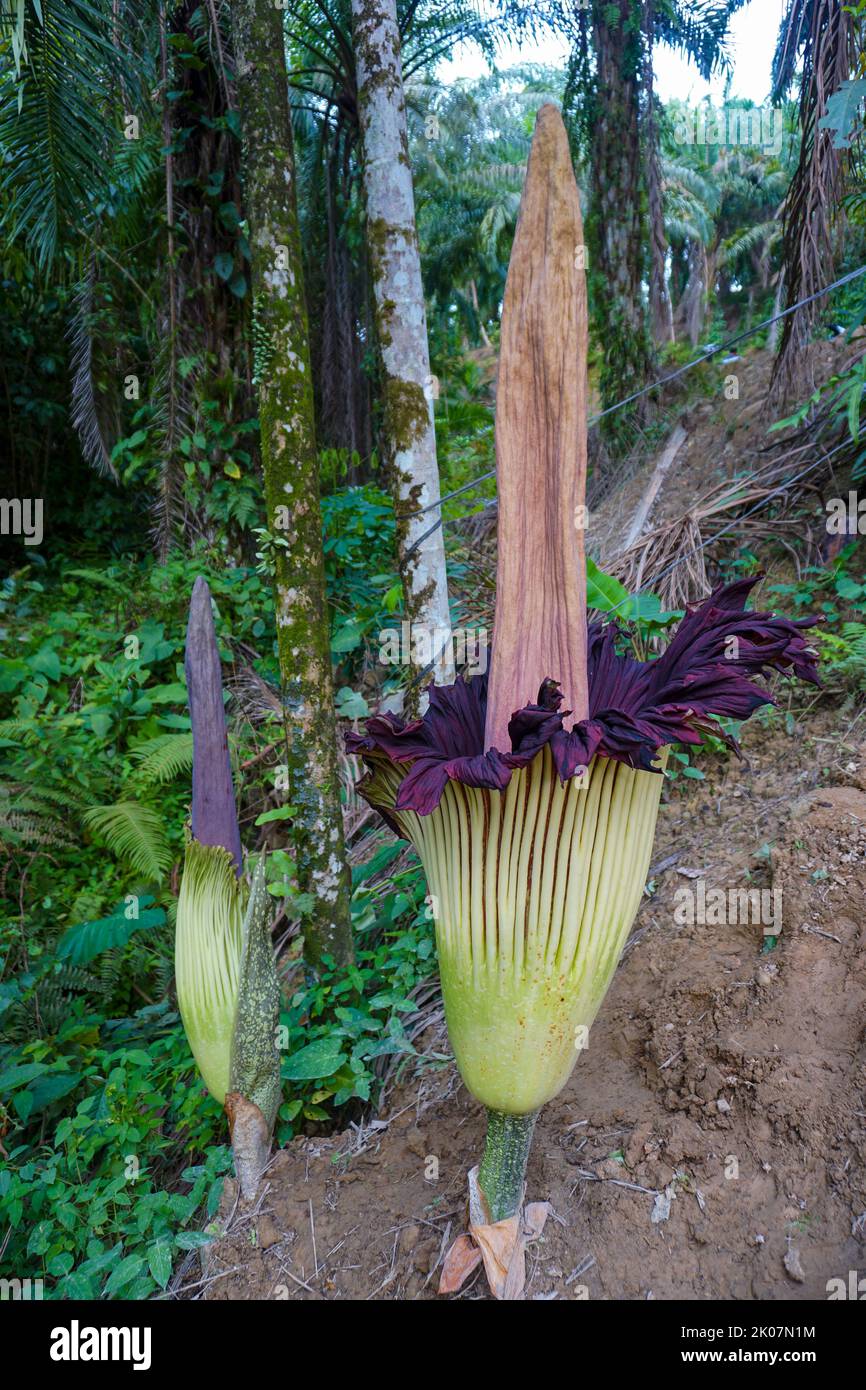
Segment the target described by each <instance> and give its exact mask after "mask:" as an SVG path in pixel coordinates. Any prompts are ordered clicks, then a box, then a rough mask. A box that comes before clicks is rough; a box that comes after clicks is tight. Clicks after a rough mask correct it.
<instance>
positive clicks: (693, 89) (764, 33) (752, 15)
mask: <svg viewBox="0 0 866 1390" xmlns="http://www.w3.org/2000/svg"><path fill="white" fill-rule="evenodd" d="M785 4H786V0H751V3H750V4H748V5H746V6H745V8H744V9H742V10H741V11H740V12H739V14H737V15H735V16H734V18H733V20H732V22H731V30H730V38H729V51H730V53H731V57H732V60H733V65H734V67H733V81H732V84H731V95H732V96H735V97H751V99H752V100H753V101H754V102H756V103H757V104H758V105H761V104H762V103H764V102H765V101H766V99H767V96H768V94H769V88H770V63H771V62H772V58H773V51H774V49H775V46H776V35H777V34H778V32H779V24H780V22H781V19H782V14H783V12H784V10H785ZM567 54H568V50H567V46H566V44H565V43H564V42H563V41H562V40H561V39H553V38H550V39H544V40H542V41H541V42H538V43H523V44H521V45H520V46H515V45H512V47H511V48H507V49H505V50H504V51H503V53H502V57H501V60H500V61H499V62H498V63H497V67H500V68H502V67H509V66H511V65H513V64H515V63H521V62H523V63H527V62H534V63H549V64H551V65H554V66H563V65H564V64H565V62H566V58H567ZM485 71H486V66H485V63H484V60H483V59H482V58H481V57H480V56H479V54H478V53H477V51H475V50H473V49H472V48H468V47H467V48H461V49H457V50H455V53H454V57H453V59H451V60H450V61H449V62H447V63H443V64H442V65H441V66H440V69H439V75H440V77H441V78H442V80H443V81H445V82H449V81H452V82H453V81H454V80H456V79H457V78H459V77H480V76H481V74H482V73H484V72H485ZM655 72H656V90H657V92H658V95H659V96H660V97H661V99H662V101H670V100H671V98H673V97H679V98H681V99H682V100H683V101H692V102H696V101H700V100H702V98H703V97H705V96H706V95H707V93H708V92H709V93H711V95H712V97H713V100H714V101H716V102H721V100H722V96H723V91H724V82H723V80H722V79H720V78H716V79H714V80H713V81H712V82H710V83H707V82H704V81H703V80H702V78H701V77H700V76H699V74H698V71H697V69H696V68H695V67H694V66H693V65H692V64H690V63H687V62H685V61H684V59H682V58H680V57H679V56H678V55H677V54H676V53H673V52H671V50H670V49H667V48H665V47H663V46H662V45H658V46H657V47H656V52H655Z"/></svg>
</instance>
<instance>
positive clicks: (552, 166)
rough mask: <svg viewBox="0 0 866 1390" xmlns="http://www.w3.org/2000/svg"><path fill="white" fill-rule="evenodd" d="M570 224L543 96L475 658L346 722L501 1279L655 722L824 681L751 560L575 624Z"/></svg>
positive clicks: (644, 830) (623, 914)
mask: <svg viewBox="0 0 866 1390" xmlns="http://www.w3.org/2000/svg"><path fill="white" fill-rule="evenodd" d="M582 247H583V232H582V225H581V216H580V205H579V201H578V194H577V188H576V185H575V181H574V175H573V172H572V166H571V159H570V155H569V149H568V141H567V138H566V133H565V129H564V126H563V123H562V119H561V117H560V115H559V112H558V110H557V109H556V107H554V106H552V105H545V106H542V108H541V110H540V112H539V114H538V120H537V124H536V129H535V136H534V139H533V144H532V150H531V153H530V157H529V164H528V169H527V175H526V183H525V187H524V190H523V197H522V201H521V207H520V217H519V221H518V226H517V232H516V236H515V241H514V248H513V251H512V255H511V263H510V266H509V272H508V281H507V286H506V291H505V300H504V305H503V313H502V332H501V351H500V358H499V383H498V390H497V418H496V448H497V474H498V494H499V516H498V569H497V587H496V615H495V628H494V642H493V651H492V659H491V665H490V671H489V678H488V675H479V676H475V677H473V678H472V679H470V680H467V681H462V680H458V681H457V682H456V684H454V685H451V686H447V687H440V688H437V687H436V686H433V687H432V688H431V690H430V703H429V708H428V709H427V712H426V713H425V715H424V717H423V718H422V719H420V720H415V721H413V722H410V723H404V722H403V721H402V720H401V719H399V718H398V717H396V716H395V715H392V714H382V715H379V716H376V717H373V718H370V719H368V721H367V724H366V730H365V732H364V733H363V734H351V735H349V736H348V746H349V748H350V750H351V751H352V752H355V753H357V754H359V755H360V756H361V757H362V758H363V760H364V762H365V764H366V767H367V772H366V775H365V776H364V778H363V779H362V781H361V782H360V784H359V790H360V792H361V794H362V795H363V796H364V797H365V798H366V799H367V801H368V802H369V803H370V804H371V805H372V806H374V807H375V808H376V809H377V810H378V811H380V812H381V814H382V816H383V817H384V818H385V820H386V821H387V823H388V824H389V825H390V826H391V828H392V829H393V830H394V831H395V832H396V833H397V834H398V835H401V836H403V837H405V838H406V839H407V840H410V841H411V842H412V844H413V845H414V846H415V848H416V849H417V851H418V854H419V855H420V858H421V860H422V863H423V865H424V869H425V871H426V875H427V879H428V885H429V888H430V892H431V895H432V898H433V901H434V904H435V917H436V933H437V944H438V953H439V961H440V970H441V977H442V991H443V996H444V1001H445V1015H446V1021H447V1025H448V1032H449V1036H450V1039H451V1043H452V1046H453V1048H454V1054H455V1057H456V1060H457V1065H458V1067H459V1069H460V1072H461V1075H462V1077H463V1080H464V1081H465V1083H466V1086H467V1087H468V1089H469V1090H470V1091H471V1092H472V1094H473V1095H474V1096H476V1097H477V1099H478V1100H479V1101H481V1102H482V1104H483V1105H485V1106H486V1107H487V1112H488V1136H487V1144H486V1148H485V1153H484V1157H483V1159H482V1162H481V1165H480V1168H479V1169H478V1170H477V1172H476V1173H474V1174H471V1175H470V1195H471V1201H470V1220H471V1221H472V1223H473V1224H472V1231H473V1234H474V1235H475V1236H476V1239H477V1240H478V1242H479V1244H480V1245H481V1246H482V1249H483V1251H484V1256H485V1264H486V1265H487V1269H488V1274H489V1275H491V1273H492V1272H495V1270H496V1268H498V1272H499V1276H500V1277H499V1278H498V1280H497V1279H492V1282H493V1283H494V1290H495V1291H496V1292H498V1293H500V1294H504V1296H508V1288H509V1281H510V1285H511V1286H512V1287H515V1284H514V1279H513V1268H512V1272H511V1274H507V1271H508V1267H509V1262H511V1261H512V1260H513V1255H514V1252H515V1251H518V1253H519V1255H520V1258H521V1260H522V1248H521V1242H520V1239H519V1219H518V1218H519V1213H520V1208H521V1204H522V1200H523V1190H524V1175H525V1167H526V1160H527V1156H528V1153H529V1147H530V1143H531V1138H532V1130H533V1125H534V1123H535V1117H536V1115H537V1113H538V1111H539V1109H540V1107H541V1106H542V1105H544V1104H545V1102H546V1101H548V1100H550V1099H551V1098H552V1097H553V1096H555V1095H556V1094H557V1093H558V1092H559V1091H560V1090H561V1089H562V1087H563V1086H564V1085H565V1083H566V1081H567V1080H568V1078H569V1076H570V1074H571V1071H572V1068H573V1067H574V1065H575V1062H576V1060H577V1057H578V1055H579V1052H580V1050H582V1048H583V1047H584V1046H585V1045H586V1040H587V1035H588V1031H589V1028H590V1026H591V1024H592V1022H593V1020H594V1018H595V1016H596V1013H597V1011H598V1009H599V1006H600V1005H601V1002H602V1000H603V999H604V996H605V993H606V992H607V989H608V986H609V985H610V982H611V979H612V976H613V973H614V970H615V969H616V965H617V962H618V960H619V957H620V954H621V952H622V949H623V946H624V945H625V942H626V939H627V937H628V934H629V931H630V929H631V926H632V923H633V921H634V918H635V914H636V912H637V909H638V905H639V903H640V900H641V895H642V891H643V887H644V884H645V881H646V873H647V869H648V866H649V861H650V855H651V850H652V844H653V835H654V831H655V824H656V816H657V813H658V807H659V799H660V796H661V789H662V783H663V780H664V779H663V775H662V773H663V769H664V764H665V759H666V748H667V745H669V744H671V743H684V744H697V743H700V741H701V736H702V734H704V733H705V732H708V731H713V732H715V733H717V734H721V730H720V728H719V725H718V722H717V721H718V719H719V718H723V717H730V718H733V719H737V720H742V719H745V718H747V717H748V715H750V714H751V713H752V711H753V710H755V709H756V708H757V707H758V706H759V705H763V704H766V703H770V702H771V697H770V695H769V694H768V693H767V691H766V690H765V689H764V688H763V687H762V686H761V685H760V684H758V683H757V682H756V681H755V679H754V677H760V676H762V675H764V674H766V673H767V672H769V671H771V670H775V671H788V672H790V673H792V674H794V675H796V676H799V677H802V678H803V679H805V680H809V681H813V682H815V681H817V676H816V672H815V665H814V661H813V657H812V654H811V653H810V651H809V650H808V648H807V645H806V640H805V638H804V636H803V635H802V632H801V630H800V629H801V628H802V627H804V626H808V625H809V621H810V620H805V621H800V622H799V623H794V622H790V621H788V620H787V619H785V618H781V617H774V616H772V615H771V614H768V613H753V612H748V611H746V609H745V601H746V598H747V595H748V593H749V590H750V589H751V587H752V585H753V584H754V583H755V582H756V581H755V580H753V579H747V580H743V581H741V582H739V583H735V584H731V585H729V586H727V587H725V588H718V589H717V590H716V591H715V592H714V593H713V594H712V595H711V597H710V598H709V599H707V600H706V602H705V603H703V604H701V605H700V606H699V607H695V608H693V609H690V610H688V611H687V613H686V615H685V617H684V618H683V619H682V621H681V623H680V625H679V629H678V631H677V633H676V636H675V637H674V638H673V640H672V641H671V642H670V644H669V646H668V647H667V649H666V651H665V652H664V653H663V655H661V656H659V657H657V658H655V659H654V660H650V661H646V662H639V661H636V660H634V659H633V658H632V657H631V656H629V655H627V654H624V652H623V650H622V648H623V645H624V643H623V642H622V640H621V634H620V632H619V629H618V627H617V625H616V623H615V622H610V623H608V624H607V625H606V626H602V625H600V624H596V623H593V624H590V625H589V626H587V619H586V591H585V557H584V544H583V541H584V531H583V519H584V517H585V509H584V497H585V480H586V414H587V405H586V402H587V382H586V358H587V311H586V288H585V277H584V272H583V270H582V269H581V266H582V264H583V260H582V256H581V254H580V252H581V249H582ZM721 736H722V737H726V736H725V735H724V734H722V735H721ZM497 1223H501V1226H502V1229H503V1230H504V1231H505V1232H506V1235H508V1232H509V1231H510V1235H508V1239H506V1240H505V1242H504V1244H503V1243H502V1241H499V1243H498V1244H497V1231H498V1229H499V1227H498V1226H497ZM464 1239H465V1238H464ZM516 1287H519V1279H518V1281H517V1285H516Z"/></svg>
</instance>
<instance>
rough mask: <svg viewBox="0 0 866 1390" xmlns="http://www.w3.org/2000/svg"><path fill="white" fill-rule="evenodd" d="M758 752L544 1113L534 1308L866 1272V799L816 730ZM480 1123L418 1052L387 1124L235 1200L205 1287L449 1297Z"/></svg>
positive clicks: (684, 805)
mask: <svg viewBox="0 0 866 1390" xmlns="http://www.w3.org/2000/svg"><path fill="white" fill-rule="evenodd" d="M816 732H817V731H816ZM822 732H825V733H826V732H827V730H826V728H823V729H822ZM750 737H751V743H752V748H751V750H750V751H751V763H750V765H749V766H747V767H745V768H744V767H741V766H740V765H738V764H726V765H724V767H723V768H720V769H719V771H718V775H717V776H716V778H715V779H713V778H712V777H710V778H708V780H707V782H706V783H703V784H701V785H700V787H699V788H698V789H697V790H693V789H691V788H690V789H689V791H688V792H687V793H683V794H680V793H675V794H674V795H673V796H672V797H671V799H670V801H669V802H668V803H667V804H666V805H664V806H663V808H662V816H661V819H660V826H659V835H658V839H657V845H656V855H657V859H656V867H655V868H654V869H651V879H650V885H649V888H650V894H649V895H648V897H647V900H646V903H645V905H644V908H643V909H642V912H641V914H640V916H639V918H638V923H637V928H636V931H635V933H634V935H633V937H632V939H631V942H630V944H629V946H628V948H627V950H626V954H625V957H624V959H623V962H622V964H621V966H620V968H619V970H618V972H617V975H616V978H615V980H614V983H613V986H612V988H611V991H610V995H609V996H608V999H607V1000H606V1002H605V1005H604V1007H603V1008H602V1011H601V1014H600V1017H599V1019H598V1020H597V1022H596V1024H595V1025H594V1027H593V1030H592V1036H591V1040H590V1046H589V1049H588V1050H587V1052H585V1053H584V1054H583V1055H582V1056H581V1059H580V1061H579V1063H578V1066H577V1068H576V1070H575V1073H574V1076H573V1078H572V1080H571V1082H570V1083H569V1085H568V1087H567V1088H566V1089H565V1091H564V1092H563V1093H562V1094H561V1095H560V1096H559V1097H558V1098H557V1099H556V1100H555V1101H553V1102H552V1103H551V1104H550V1105H548V1106H547V1107H546V1108H545V1110H544V1111H543V1112H542V1115H541V1117H540V1119H539V1123H538V1128H537V1131H536V1140H535V1144H534V1149H533V1154H532V1158H531V1160H530V1166H529V1173H528V1195H529V1197H530V1198H532V1199H542V1198H545V1199H548V1200H550V1201H551V1202H552V1204H553V1209H554V1216H553V1217H552V1218H551V1219H550V1220H548V1223H547V1226H546V1228H545V1231H544V1235H543V1238H542V1240H541V1241H540V1242H538V1243H537V1244H535V1245H534V1246H531V1247H530V1252H529V1259H528V1265H527V1272H528V1280H527V1297H528V1298H535V1299H562V1298H574V1297H585V1296H588V1297H590V1298H606V1299H632V1298H634V1299H638V1298H639V1299H646V1298H658V1299H670V1298H687V1299H688V1298H693V1299H704V1298H722V1299H736V1298H744V1299H798V1298H806V1299H808V1298H826V1297H827V1281H828V1280H830V1279H833V1278H842V1279H844V1280H847V1278H848V1272H849V1270H858V1271H859V1273H860V1274H861V1275H862V1273H863V1271H864V1269H866V1167H864V1160H863V1153H864V1140H866V1034H864V1025H866V925H864V921H866V914H864V912H863V905H864V902H866V795H864V791H863V790H862V789H861V788H860V787H858V786H856V785H854V786H835V787H831V788H825V787H821V786H818V785H816V783H817V781H818V778H819V773H818V771H817V769H816V760H815V757H814V748H810V746H809V744H808V741H807V740H802V739H797V738H789V737H786V736H785V735H783V734H779V735H776V736H775V737H772V738H769V737H768V736H767V735H766V733H765V732H763V731H761V730H756V731H753V732H752V734H751V736H750ZM864 751H866V750H864ZM846 766H847V767H848V768H849V769H850V780H851V781H853V782H855V783H856V782H857V781H860V782H861V783H864V782H866V775H864V774H866V756H864V757H863V758H861V759H860V760H859V761H853V762H849V763H848V764H847V765H846ZM762 841H763V842H764V843H763V844H762ZM770 842H774V848H773V849H772V851H770V848H769V846H770ZM732 891H736V893H737V894H738V896H737V897H736V898H734V899H731V897H730V894H731V892H732ZM746 891H751V892H752V894H753V895H754V893H755V892H758V893H760V892H761V891H763V893H764V895H765V896H764V897H763V899H762V898H754V896H753V897H752V898H751V899H744V898H743V897H742V896H741V894H742V892H746ZM714 893H715V894H717V895H718V894H721V895H722V896H723V898H724V909H723V911H722V912H721V915H722V917H723V919H724V920H722V921H721V922H719V921H717V920H715V919H716V918H717V917H718V916H719V915H720V909H719V904H720V902H721V901H722V900H721V898H718V897H714V896H713V895H714ZM774 893H775V894H777V895H778V896H776V897H774V896H773V894H774ZM701 894H703V898H701V896H700V895H701ZM690 902H691V905H692V911H691V914H690V913H689V911H688V905H689V903H690ZM701 903H703V906H702V907H701ZM690 916H691V918H692V919H693V920H690ZM780 924H781V925H780ZM427 1051H428V1053H431V1054H432V1053H435V1052H439V1053H440V1054H441V1052H442V1051H447V1042H446V1041H445V1039H444V1038H443V1037H442V1036H441V1035H437V1036H436V1037H435V1038H429V1039H427ZM483 1131H484V1121H483V1115H482V1113H481V1110H480V1107H479V1106H478V1105H477V1104H476V1102H475V1101H474V1100H473V1099H472V1098H471V1097H470V1096H469V1095H467V1093H466V1092H465V1090H464V1089H463V1088H462V1086H461V1085H460V1083H459V1078H458V1077H457V1075H456V1072H455V1071H454V1069H453V1067H451V1066H446V1067H442V1066H441V1065H439V1066H437V1065H436V1064H433V1063H424V1064H423V1065H422V1069H421V1072H420V1074H419V1075H416V1076H414V1077H411V1078H408V1079H407V1081H406V1082H405V1085H404V1089H403V1091H402V1093H401V1092H398V1093H397V1094H396V1095H395V1097H394V1099H393V1100H392V1109H391V1113H390V1115H383V1116H382V1117H380V1118H379V1119H376V1120H374V1121H373V1122H372V1124H371V1125H370V1126H369V1127H368V1128H366V1129H365V1130H363V1131H362V1130H352V1131H349V1132H347V1133H345V1134H343V1135H340V1136H338V1137H336V1138H333V1139H329V1140H326V1141H322V1140H311V1139H299V1140H296V1141H295V1142H294V1143H293V1144H292V1145H291V1146H290V1147H289V1148H288V1149H286V1150H285V1151H283V1152H282V1153H280V1154H279V1155H277V1157H276V1159H275V1161H274V1164H273V1166H272V1168H271V1170H270V1172H269V1174H268V1177H267V1185H266V1187H265V1188H264V1189H263V1192H262V1195H261V1198H260V1200H259V1202H258V1204H257V1206H256V1208H255V1209H254V1210H252V1211H250V1210H243V1209H242V1208H241V1207H240V1206H239V1205H236V1193H235V1192H234V1191H233V1190H229V1191H227V1192H226V1195H225V1199H224V1204H223V1212H222V1217H223V1221H224V1223H225V1225H226V1226H227V1235H226V1236H225V1238H224V1239H223V1240H221V1241H220V1242H219V1243H218V1245H216V1246H215V1247H214V1248H212V1250H211V1252H210V1253H209V1258H208V1261H207V1274H208V1276H216V1277H215V1278H213V1279H212V1281H210V1279H209V1282H208V1284H207V1287H206V1291H205V1296H206V1297H208V1298H224V1299H238V1298H303V1299H305V1298H350V1299H366V1298H378V1299H383V1298H397V1299H424V1298H433V1297H435V1289H436V1285H437V1283H438V1277H439V1264H440V1261H441V1257H442V1254H443V1252H444V1250H445V1249H446V1248H447V1246H448V1245H449V1244H450V1242H451V1241H452V1240H453V1239H454V1237H455V1236H456V1235H457V1234H458V1233H459V1232H460V1231H461V1230H462V1229H463V1228H464V1223H465V1215H466V1213H465V1202H466V1172H467V1169H468V1168H469V1167H470V1166H471V1165H472V1163H473V1162H476V1161H477V1159H478V1157H479V1155H480V1152H481V1146H482V1141H483ZM229 1188H230V1189H231V1185H229ZM459 1296H460V1297H463V1298H475V1297H487V1293H486V1289H485V1287H484V1285H483V1281H482V1280H481V1278H480V1277H476V1278H475V1280H474V1282H473V1283H472V1284H471V1285H470V1286H469V1287H467V1288H466V1289H464V1291H463V1292H462V1294H461V1295H459Z"/></svg>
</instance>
